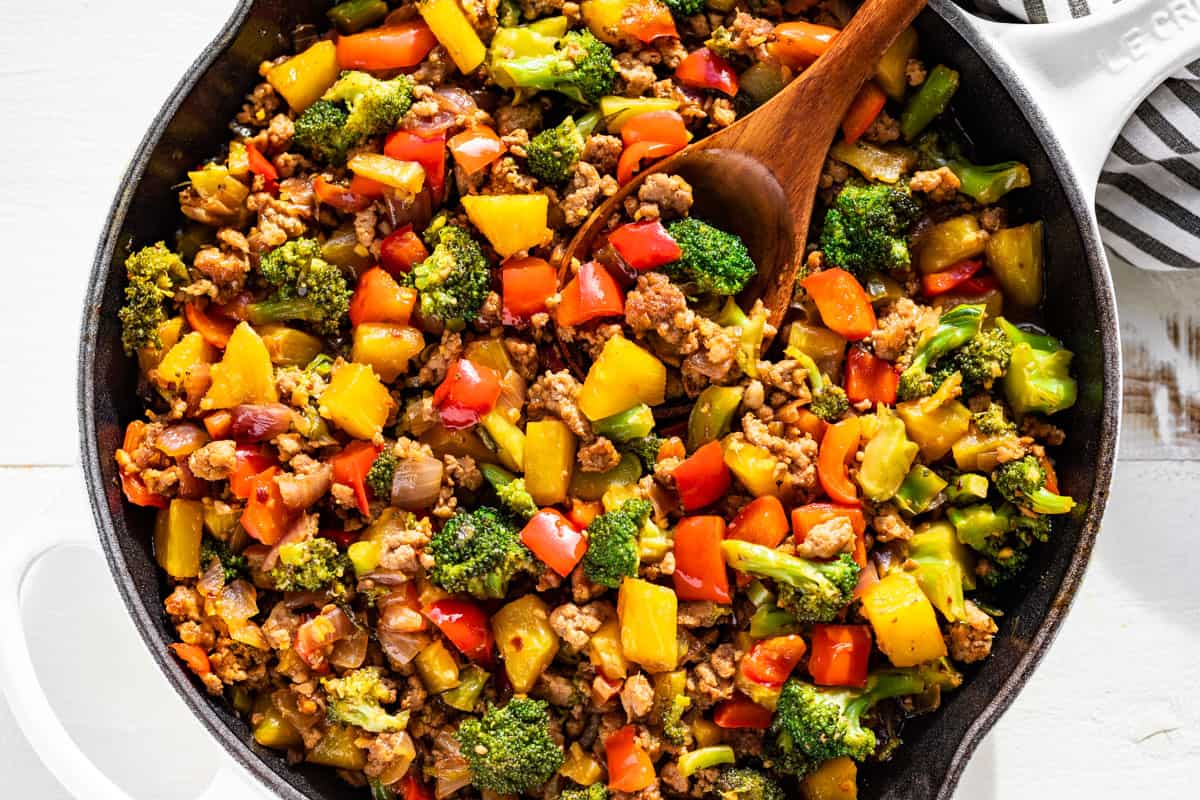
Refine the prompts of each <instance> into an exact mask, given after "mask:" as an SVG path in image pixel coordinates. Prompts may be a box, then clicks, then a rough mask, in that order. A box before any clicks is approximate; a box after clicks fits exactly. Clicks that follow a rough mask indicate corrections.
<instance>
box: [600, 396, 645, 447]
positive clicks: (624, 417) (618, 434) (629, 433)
mask: <svg viewBox="0 0 1200 800" xmlns="http://www.w3.org/2000/svg"><path fill="white" fill-rule="evenodd" d="M592 430H593V431H594V432H595V434H596V435H597V436H603V437H605V438H607V439H611V440H612V441H614V442H618V443H624V442H628V441H631V440H633V439H641V438H644V437H646V436H649V435H650V432H651V431H653V430H654V411H653V410H652V409H651V408H650V406H648V405H646V404H645V403H638V404H637V405H636V406H633V407H632V408H627V409H625V410H624V411H622V412H620V413H618V414H613V415H612V416H611V417H605V418H604V419H600V420H597V421H595V422H593V423H592Z"/></svg>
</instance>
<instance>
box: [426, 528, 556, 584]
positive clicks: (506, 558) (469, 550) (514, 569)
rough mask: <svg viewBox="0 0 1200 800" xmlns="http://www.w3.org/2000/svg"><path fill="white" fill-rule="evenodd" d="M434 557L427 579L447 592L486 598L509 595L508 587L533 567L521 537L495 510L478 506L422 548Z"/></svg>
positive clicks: (443, 529) (437, 534)
mask: <svg viewBox="0 0 1200 800" xmlns="http://www.w3.org/2000/svg"><path fill="white" fill-rule="evenodd" d="M426 552H427V553H429V555H431V556H433V560H434V564H433V569H432V570H430V572H429V579H430V580H432V581H433V582H434V583H435V584H437V585H438V586H440V587H442V588H443V589H445V590H446V591H448V592H463V593H466V594H470V595H474V596H475V597H479V598H484V599H498V598H501V597H504V596H505V595H506V594H507V593H508V584H509V582H510V581H511V580H512V579H513V578H514V577H515V576H516V575H517V574H518V573H520V572H522V571H526V570H531V569H532V568H533V557H532V556H531V554H530V552H529V550H527V549H526V548H525V545H523V544H521V537H520V533H519V532H518V531H517V529H516V527H515V526H514V525H513V524H512V523H511V522H510V521H509V519H508V518H507V517H506V516H505V515H504V514H502V513H501V512H499V511H497V510H496V509H494V508H488V507H487V506H482V507H480V508H477V509H475V510H473V511H462V512H459V513H458V514H455V515H454V516H453V517H451V518H450V519H449V520H448V521H447V522H446V524H445V525H443V526H442V529H441V530H440V531H438V532H437V533H435V534H434V535H433V538H432V539H431V540H430V542H429V547H428V548H427V549H426Z"/></svg>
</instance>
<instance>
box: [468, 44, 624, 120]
mask: <svg viewBox="0 0 1200 800" xmlns="http://www.w3.org/2000/svg"><path fill="white" fill-rule="evenodd" d="M490 69H491V71H492V74H493V77H494V78H495V79H496V81H497V82H498V83H500V84H501V85H503V86H512V87H515V88H520V89H536V90H539V91H551V92H558V93H559V94H563V95H566V96H567V97H569V98H571V99H572V100H574V101H575V102H577V103H583V104H586V105H591V104H593V103H596V102H597V101H599V100H600V98H601V97H603V96H604V95H606V94H608V93H609V90H610V89H612V84H613V79H614V78H615V76H616V70H615V69H614V68H613V54H612V50H610V49H609V47H608V45H606V44H604V42H602V41H600V40H599V39H597V38H596V37H595V36H593V35H592V33H591V32H590V31H587V30H582V31H569V32H568V33H567V34H566V35H564V36H563V37H562V38H561V39H559V40H557V41H556V42H555V48H554V52H553V53H550V54H548V55H538V56H515V57H512V58H501V59H498V60H495V61H493V62H492V64H491V67H490Z"/></svg>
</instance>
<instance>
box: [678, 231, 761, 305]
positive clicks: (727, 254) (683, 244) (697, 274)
mask: <svg viewBox="0 0 1200 800" xmlns="http://www.w3.org/2000/svg"><path fill="white" fill-rule="evenodd" d="M667 232H668V233H670V234H671V238H672V239H674V240H675V243H676V244H678V245H679V250H680V251H681V255H680V256H679V260H678V261H675V262H672V263H670V264H667V265H666V266H665V267H663V270H664V271H665V272H666V273H667V275H668V277H670V278H671V280H673V281H675V282H677V283H681V284H684V285H685V286H687V287H689V288H690V289H692V290H694V291H695V292H696V293H698V294H720V295H732V294H737V293H738V292H740V291H741V290H742V289H744V288H745V287H746V284H747V283H749V281H750V279H751V278H753V277H754V273H755V272H756V269H755V266H754V261H753V260H752V259H751V258H750V251H749V250H747V249H746V245H745V243H743V242H742V240H741V238H740V237H738V236H737V234H733V233H728V232H726V231H723V230H720V229H718V228H714V227H713V226H712V225H709V224H708V223H707V222H704V221H702V220H699V219H696V218H695V217H685V218H684V219H680V220H676V221H675V222H672V223H671V224H670V225H669V226H667Z"/></svg>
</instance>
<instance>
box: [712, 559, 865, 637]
mask: <svg viewBox="0 0 1200 800" xmlns="http://www.w3.org/2000/svg"><path fill="white" fill-rule="evenodd" d="M721 550H722V551H723V552H724V554H725V561H726V563H728V564H729V566H730V567H732V568H733V569H736V570H739V571H740V572H748V573H750V574H751V575H754V576H756V577H760V578H770V579H771V580H773V581H775V582H776V583H777V584H779V592H778V604H779V606H780V608H782V609H784V610H785V611H788V612H790V613H791V614H792V615H793V616H794V617H795V618H796V619H797V620H799V621H800V622H830V621H832V620H833V618H834V617H836V616H837V615H838V613H839V612H840V611H841V610H842V609H843V608H845V607H846V606H847V605H849V604H850V601H851V600H852V599H853V595H854V587H855V586H857V585H858V573H859V572H860V567H859V566H858V564H856V563H854V559H853V557H851V556H850V554H849V553H842V554H841V555H840V556H838V557H837V558H836V559H835V560H833V561H811V560H809V559H806V558H797V557H796V556H793V555H789V554H788V553H784V552H783V551H781V550H774V549H772V548H770V547H764V546H763V545H760V544H753V543H751V542H744V541H741V540H737V539H729V540H727V541H725V542H724V543H722V545H721Z"/></svg>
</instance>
